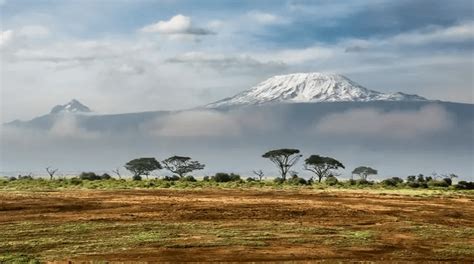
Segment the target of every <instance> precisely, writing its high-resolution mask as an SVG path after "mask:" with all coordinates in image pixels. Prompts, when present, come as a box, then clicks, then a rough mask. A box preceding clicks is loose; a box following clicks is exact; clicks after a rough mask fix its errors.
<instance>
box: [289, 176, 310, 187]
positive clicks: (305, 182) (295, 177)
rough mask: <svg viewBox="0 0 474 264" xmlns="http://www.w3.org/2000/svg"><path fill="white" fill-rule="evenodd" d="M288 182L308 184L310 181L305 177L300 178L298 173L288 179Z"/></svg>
mask: <svg viewBox="0 0 474 264" xmlns="http://www.w3.org/2000/svg"><path fill="white" fill-rule="evenodd" d="M288 183H289V184H294V185H306V184H308V182H307V181H306V180H305V179H303V178H300V177H298V176H297V175H293V176H291V178H290V179H289V180H288Z"/></svg>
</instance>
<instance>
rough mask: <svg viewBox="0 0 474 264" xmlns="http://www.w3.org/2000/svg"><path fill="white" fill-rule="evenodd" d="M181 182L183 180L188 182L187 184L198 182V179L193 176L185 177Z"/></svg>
mask: <svg viewBox="0 0 474 264" xmlns="http://www.w3.org/2000/svg"><path fill="white" fill-rule="evenodd" d="M181 180H182V181H187V182H196V179H195V178H194V177H193V176H191V175H189V176H185V177H183V178H182V179H181Z"/></svg>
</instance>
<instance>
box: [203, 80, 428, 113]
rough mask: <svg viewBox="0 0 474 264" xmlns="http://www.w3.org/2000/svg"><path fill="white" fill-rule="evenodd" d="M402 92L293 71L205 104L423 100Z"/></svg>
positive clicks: (214, 105)
mask: <svg viewBox="0 0 474 264" xmlns="http://www.w3.org/2000/svg"><path fill="white" fill-rule="evenodd" d="M425 100H427V99H425V98H423V97H421V96H418V95H410V94H404V93H400V92H398V93H381V92H377V91H373V90H369V89H367V88H365V87H363V86H361V85H359V84H357V83H355V82H353V81H352V80H350V79H349V78H347V77H345V76H342V75H339V74H332V73H319V72H314V73H294V74H288V75H278V76H274V77H271V78H269V79H267V80H265V81H263V82H261V83H260V84H258V85H256V86H254V87H252V88H251V89H249V90H246V91H244V92H241V93H239V94H237V95H235V96H233V97H230V98H225V99H223V100H220V101H217V102H214V103H211V104H208V105H207V107H209V108H215V107H226V106H237V105H258V104H265V103H275V102H284V103H300V102H349V101H351V102H367V101H425Z"/></svg>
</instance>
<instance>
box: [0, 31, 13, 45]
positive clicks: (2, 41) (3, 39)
mask: <svg viewBox="0 0 474 264" xmlns="http://www.w3.org/2000/svg"><path fill="white" fill-rule="evenodd" d="M12 39H13V30H5V31H0V48H1V47H5V46H7V45H8V43H10V42H11V40H12Z"/></svg>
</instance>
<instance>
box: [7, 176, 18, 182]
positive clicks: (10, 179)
mask: <svg viewBox="0 0 474 264" xmlns="http://www.w3.org/2000/svg"><path fill="white" fill-rule="evenodd" d="M8 181H16V178H15V177H13V176H11V177H8Z"/></svg>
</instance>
